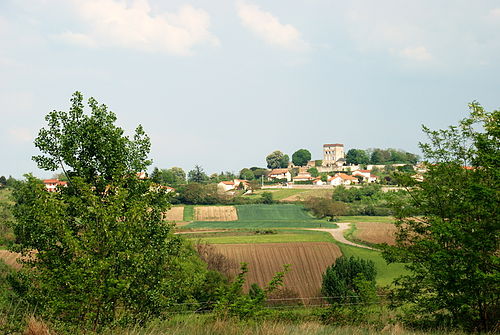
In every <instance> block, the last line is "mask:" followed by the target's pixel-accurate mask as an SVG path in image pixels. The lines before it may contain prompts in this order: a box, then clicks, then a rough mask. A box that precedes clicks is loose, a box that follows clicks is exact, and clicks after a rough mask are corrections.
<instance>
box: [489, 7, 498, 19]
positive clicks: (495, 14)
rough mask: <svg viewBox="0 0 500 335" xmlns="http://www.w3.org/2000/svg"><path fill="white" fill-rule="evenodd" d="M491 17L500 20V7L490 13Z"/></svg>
mask: <svg viewBox="0 0 500 335" xmlns="http://www.w3.org/2000/svg"><path fill="white" fill-rule="evenodd" d="M489 17H491V18H493V19H500V7H499V8H493V9H492V10H490V12H489Z"/></svg>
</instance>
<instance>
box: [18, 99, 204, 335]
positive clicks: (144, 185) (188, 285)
mask: <svg viewBox="0 0 500 335" xmlns="http://www.w3.org/2000/svg"><path fill="white" fill-rule="evenodd" d="M72 102H73V104H72V107H71V109H70V111H69V112H68V113H64V112H52V113H50V114H49V115H48V116H47V118H46V119H47V121H48V123H49V127H48V129H42V130H40V133H39V136H38V137H37V139H36V140H35V144H36V145H37V147H38V148H39V149H40V151H41V152H42V154H43V155H40V156H36V157H34V160H35V161H36V162H37V163H38V165H39V166H40V167H41V168H44V169H47V170H53V169H55V168H56V167H57V166H61V167H62V168H63V169H64V171H65V172H66V174H67V175H68V176H70V182H69V183H68V186H67V187H62V188H59V189H58V191H57V192H47V191H46V190H45V187H44V185H43V183H42V182H41V181H40V180H38V179H36V178H35V177H33V176H31V175H26V180H25V181H23V182H20V183H19V184H18V185H17V187H16V188H15V190H14V192H13V195H14V198H15V201H16V204H15V206H14V210H13V213H14V216H15V218H16V220H15V221H14V223H13V229H14V232H15V236H16V241H15V244H13V245H12V247H11V250H12V251H16V252H20V253H22V254H23V255H25V256H28V255H29V256H30V257H27V258H24V259H23V263H24V265H25V270H24V271H21V272H19V273H17V274H16V275H15V276H13V279H12V283H13V286H14V288H15V290H16V292H17V293H18V294H19V295H20V296H21V297H23V298H24V299H26V300H27V301H28V302H30V303H31V304H33V305H35V304H36V306H38V311H39V313H41V314H43V315H44V316H45V317H47V318H55V319H60V320H63V321H66V322H71V323H75V324H79V325H81V326H82V327H84V328H85V329H88V328H92V329H94V330H95V329H99V328H101V327H102V326H103V325H106V324H110V323H113V322H115V321H116V320H142V321H144V320H147V319H148V318H152V317H155V316H159V315H160V314H161V313H163V312H164V311H165V310H167V309H168V308H169V306H171V305H172V304H173V303H177V302H182V301H186V300H189V299H191V298H192V297H193V296H194V295H195V288H196V287H198V284H199V283H201V282H203V280H204V279H205V278H204V271H203V264H201V263H200V261H199V260H198V258H197V257H196V256H195V254H194V251H193V250H192V249H190V248H188V247H186V246H185V245H184V244H183V242H182V240H181V239H180V237H178V236H175V235H173V233H172V227H171V226H170V225H167V224H164V223H163V222H162V213H163V212H165V210H167V209H168V208H169V206H170V205H169V194H167V193H166V191H165V190H164V189H163V188H160V187H158V186H157V185H156V184H154V183H153V182H152V181H150V180H139V179H138V178H137V176H136V172H139V171H142V170H144V169H145V168H146V166H147V165H148V164H149V161H148V160H147V159H146V158H147V154H148V150H149V139H148V137H147V135H146V134H145V133H144V132H143V131H142V128H141V127H138V128H137V129H138V130H137V131H136V135H135V136H134V140H129V139H128V138H127V137H124V136H123V130H122V129H121V128H118V127H117V126H115V125H114V122H115V120H116V117H115V116H114V114H112V113H111V112H108V111H107V108H106V106H104V105H100V106H98V104H97V102H96V101H95V100H94V99H90V100H89V105H90V107H91V109H92V112H91V115H90V116H87V115H85V114H83V104H82V96H81V94H79V93H75V94H74V96H73V99H72ZM101 136H102V138H101ZM33 250H36V251H37V252H36V253H33V252H32V251H33Z"/></svg>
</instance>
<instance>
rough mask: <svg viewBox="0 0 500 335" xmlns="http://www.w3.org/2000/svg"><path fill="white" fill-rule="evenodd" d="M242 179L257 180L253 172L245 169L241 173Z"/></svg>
mask: <svg viewBox="0 0 500 335" xmlns="http://www.w3.org/2000/svg"><path fill="white" fill-rule="evenodd" d="M240 178H241V179H245V180H253V179H255V174H254V173H253V171H252V170H250V169H247V168H244V169H242V170H241V171H240Z"/></svg>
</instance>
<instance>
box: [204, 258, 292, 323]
mask: <svg viewBox="0 0 500 335" xmlns="http://www.w3.org/2000/svg"><path fill="white" fill-rule="evenodd" d="M289 268H290V265H284V268H283V271H281V272H278V273H276V274H275V275H274V276H273V278H272V279H271V281H270V282H269V284H268V285H267V286H266V287H264V288H260V287H259V286H258V285H257V284H252V285H251V287H250V291H249V292H248V294H245V293H244V292H243V285H244V284H245V277H246V274H247V273H248V266H247V264H246V263H242V264H241V269H240V273H239V274H238V276H237V277H236V278H235V280H234V281H233V282H232V283H231V285H230V286H229V287H228V288H222V289H221V292H220V296H219V299H218V301H217V303H216V304H215V308H214V312H215V314H216V315H217V316H219V317H238V318H252V317H255V316H258V315H259V314H262V313H263V312H264V302H265V300H266V299H267V297H268V295H269V294H271V293H272V292H274V291H276V290H277V289H278V288H280V287H282V286H283V279H284V277H285V274H286V273H287V272H288V270H289Z"/></svg>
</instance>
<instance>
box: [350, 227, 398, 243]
mask: <svg viewBox="0 0 500 335" xmlns="http://www.w3.org/2000/svg"><path fill="white" fill-rule="evenodd" d="M355 225H356V230H355V231H354V233H353V237H354V238H355V239H356V240H360V241H365V242H368V243H371V244H378V243H387V244H389V245H394V244H395V237H394V234H395V232H396V226H395V225H393V224H390V223H378V222H357V223H356V224H355Z"/></svg>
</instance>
